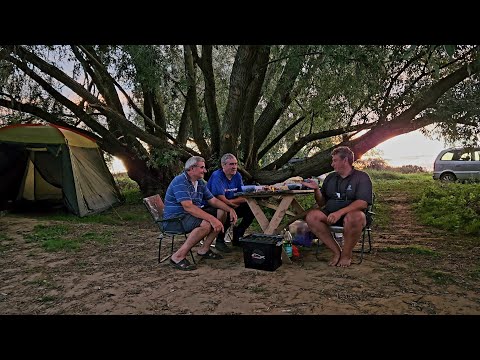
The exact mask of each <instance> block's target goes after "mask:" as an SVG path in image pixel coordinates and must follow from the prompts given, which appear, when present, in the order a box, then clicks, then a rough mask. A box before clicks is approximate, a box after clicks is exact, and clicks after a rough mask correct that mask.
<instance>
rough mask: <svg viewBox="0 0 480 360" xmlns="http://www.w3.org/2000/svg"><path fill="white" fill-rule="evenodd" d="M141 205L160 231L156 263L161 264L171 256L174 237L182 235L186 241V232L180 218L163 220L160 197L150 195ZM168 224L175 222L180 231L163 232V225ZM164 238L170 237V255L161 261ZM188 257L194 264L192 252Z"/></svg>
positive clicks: (163, 206)
mask: <svg viewBox="0 0 480 360" xmlns="http://www.w3.org/2000/svg"><path fill="white" fill-rule="evenodd" d="M143 204H144V205H145V207H146V208H147V210H148V212H149V213H150V215H151V216H152V218H153V221H154V222H155V224H156V225H157V226H158V228H159V230H160V234H159V235H158V237H157V239H158V263H162V262H164V261H165V260H167V259H168V258H170V257H171V256H172V254H173V244H174V242H175V236H176V235H183V236H184V237H185V240H186V239H187V235H188V232H186V231H185V230H184V228H183V224H182V221H181V217H174V218H170V219H164V218H163V210H164V208H165V205H164V203H163V201H162V198H161V197H160V195H158V194H156V195H152V196H149V197H146V198H143ZM168 222H177V223H179V224H180V227H181V229H182V230H181V231H168V230H163V224H164V223H168ZM164 236H170V237H171V238H172V242H171V246H170V254H169V255H167V256H165V257H164V258H163V259H162V258H161V251H162V241H163V238H164ZM190 255H191V257H192V260H193V263H194V264H195V258H194V256H193V252H192V250H191V249H190Z"/></svg>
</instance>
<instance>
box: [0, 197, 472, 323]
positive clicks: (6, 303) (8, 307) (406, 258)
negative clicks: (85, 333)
mask: <svg viewBox="0 0 480 360" xmlns="http://www.w3.org/2000/svg"><path fill="white" fill-rule="evenodd" d="M382 195H383V201H386V202H388V203H390V204H391V206H392V208H393V210H394V214H392V220H393V223H392V224H391V226H389V228H387V229H382V228H378V227H377V228H374V231H373V242H374V243H373V247H374V249H373V252H372V253H371V254H366V255H365V259H364V261H363V263H362V264H361V265H354V266H352V267H350V268H346V269H344V268H332V267H329V266H327V260H328V259H329V258H330V254H329V253H328V252H327V251H326V250H325V249H324V248H322V247H321V252H320V256H319V258H320V261H318V260H317V259H316V258H315V256H314V250H312V249H302V250H301V252H302V258H301V259H300V260H297V261H295V262H294V264H292V265H287V264H284V265H282V266H281V267H280V268H278V269H277V270H276V271H274V272H267V271H260V270H254V269H246V268H245V267H244V263H243V255H242V253H241V252H239V251H236V252H233V253H231V254H227V255H225V258H224V259H223V260H220V261H213V260H202V261H200V262H199V268H198V269H197V270H196V271H193V272H181V271H178V270H174V269H172V268H171V267H170V266H169V265H168V264H167V263H162V264H160V265H159V264H157V262H156V256H157V243H156V240H155V238H156V235H157V231H156V229H155V228H154V227H153V224H151V223H150V222H146V223H137V224H132V223H128V224H126V225H124V226H115V227H112V226H107V225H91V224H75V225H72V224H70V226H74V227H75V231H79V232H83V233H84V232H86V231H87V230H88V231H97V232H98V231H105V230H109V231H113V232H114V234H115V235H114V239H115V240H114V241H113V242H112V243H110V244H108V245H101V244H97V243H92V242H86V243H85V245H84V246H83V247H82V248H81V250H80V251H77V252H64V251H61V252H55V253H49V252H46V251H45V250H44V249H43V248H42V247H41V246H40V245H39V244H38V243H35V242H27V241H26V240H25V239H24V236H25V235H26V234H28V233H29V232H31V231H32V229H33V227H34V226H35V225H36V224H40V223H48V222H46V221H43V220H42V219H41V218H38V217H37V218H28V217H19V216H18V215H16V216H13V215H6V216H3V217H0V239H1V240H0V269H1V270H0V271H1V272H0V314H480V298H479V297H478V293H479V290H480V268H479V265H478V261H477V259H478V258H479V255H480V254H479V252H480V251H479V248H478V246H476V245H475V241H474V240H475V239H472V238H464V237H458V238H452V237H450V236H445V235H444V234H443V233H442V232H441V231H436V230H432V229H430V228H426V227H422V226H420V225H419V224H417V223H416V221H415V219H414V217H413V214H412V211H411V209H410V204H409V202H408V200H407V198H406V196H405V195H404V194H399V193H391V194H382ZM140 209H141V207H140V206H139V211H141V210H140ZM49 222H50V223H53V221H49ZM2 234H3V235H2Z"/></svg>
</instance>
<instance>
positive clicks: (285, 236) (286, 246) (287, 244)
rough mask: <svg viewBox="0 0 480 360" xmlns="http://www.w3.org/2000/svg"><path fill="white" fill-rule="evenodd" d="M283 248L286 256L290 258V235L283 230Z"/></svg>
mask: <svg viewBox="0 0 480 360" xmlns="http://www.w3.org/2000/svg"><path fill="white" fill-rule="evenodd" d="M283 248H284V249H285V253H286V254H287V256H288V257H289V258H291V257H292V255H293V249H292V234H291V233H290V231H288V230H285V232H284V234H283Z"/></svg>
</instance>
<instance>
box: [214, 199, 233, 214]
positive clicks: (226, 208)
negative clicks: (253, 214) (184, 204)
mask: <svg viewBox="0 0 480 360" xmlns="http://www.w3.org/2000/svg"><path fill="white" fill-rule="evenodd" d="M208 203H209V204H210V205H212V206H213V207H216V208H218V209H221V210H224V211H226V212H227V213H228V212H230V210H231V209H232V208H231V207H230V206H228V205H227V204H225V203H224V202H223V201H221V200H219V199H217V198H212V199H210V201H209V202H208Z"/></svg>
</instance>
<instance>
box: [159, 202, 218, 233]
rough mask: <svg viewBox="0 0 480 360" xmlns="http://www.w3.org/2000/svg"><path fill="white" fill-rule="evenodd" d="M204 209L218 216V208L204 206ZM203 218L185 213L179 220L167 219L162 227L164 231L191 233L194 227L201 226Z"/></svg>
mask: <svg viewBox="0 0 480 360" xmlns="http://www.w3.org/2000/svg"><path fill="white" fill-rule="evenodd" d="M202 210H203V211H205V212H207V213H209V214H210V215H213V216H215V217H217V208H214V207H212V206H205V207H203V208H202ZM202 221H203V219H200V218H197V217H195V216H193V215H190V214H185V215H183V217H182V218H181V219H180V220H179V221H165V222H163V225H162V228H163V230H164V231H172V232H179V233H182V232H186V233H189V232H191V231H192V230H193V229H195V228H197V227H199V226H200V224H201V223H202Z"/></svg>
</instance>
